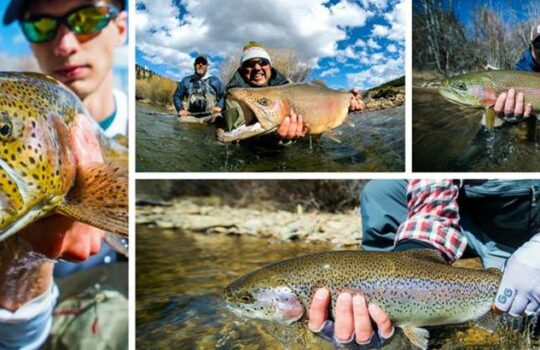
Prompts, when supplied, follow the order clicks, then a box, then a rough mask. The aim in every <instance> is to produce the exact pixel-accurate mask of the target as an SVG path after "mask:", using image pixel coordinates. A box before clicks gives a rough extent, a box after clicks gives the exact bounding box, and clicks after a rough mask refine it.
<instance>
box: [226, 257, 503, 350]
mask: <svg viewBox="0 0 540 350" xmlns="http://www.w3.org/2000/svg"><path fill="white" fill-rule="evenodd" d="M500 278H501V274H500V273H498V270H496V271H491V270H489V271H481V270H471V269H463V268H457V267H452V266H450V265H448V264H447V263H446V262H445V261H444V259H443V258H442V257H441V256H440V255H439V253H437V252H435V251H432V250H413V251H408V252H399V253H398V252H395V253H394V252H382V253H381V252H361V251H335V252H326V253H318V254H311V255H305V256H301V257H297V258H292V259H288V260H283V261H280V262H277V263H274V264H271V265H268V266H265V267H263V268H261V269H259V270H256V271H254V272H252V273H249V274H247V275H245V276H243V277H241V278H240V279H238V280H237V281H235V282H233V283H232V284H230V285H229V286H228V287H227V288H226V289H225V301H226V302H227V305H228V307H229V308H230V309H231V310H232V311H234V312H235V313H236V314H238V315H240V316H245V317H249V318H257V319H264V320H270V321H276V322H279V323H283V324H291V323H293V322H295V321H300V320H305V319H306V317H307V316H308V315H307V312H306V310H308V309H309V304H310V302H311V299H312V297H313V295H314V293H315V290H316V289H317V288H321V287H325V288H327V289H328V290H330V292H331V295H332V315H333V313H334V310H335V302H336V298H337V295H338V294H339V293H340V292H343V291H349V292H351V293H354V292H355V291H356V292H359V293H362V294H364V295H365V297H366V300H368V301H369V302H370V303H375V304H377V305H379V306H380V307H381V308H382V309H383V310H384V311H385V312H386V313H387V314H388V316H389V317H390V318H391V320H392V321H393V322H394V324H395V325H396V326H397V327H400V328H402V330H403V332H404V334H405V335H406V336H407V337H408V338H409V339H410V340H411V341H412V342H413V343H414V344H415V345H417V346H419V347H421V348H426V347H427V343H428V336H429V334H428V332H427V331H426V330H425V329H423V328H421V327H424V326H437V325H446V324H457V323H463V322H466V321H469V320H478V319H480V318H482V317H484V318H486V319H489V317H488V316H485V315H487V314H488V313H489V311H490V309H491V305H492V304H493V300H494V299H495V295H496V293H497V288H498V285H499V283H500Z"/></svg>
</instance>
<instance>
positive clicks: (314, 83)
mask: <svg viewBox="0 0 540 350" xmlns="http://www.w3.org/2000/svg"><path fill="white" fill-rule="evenodd" d="M310 84H312V85H316V86H322V87H328V85H326V82H325V81H324V80H313V81H310Z"/></svg>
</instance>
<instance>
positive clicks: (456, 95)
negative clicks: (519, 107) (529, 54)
mask: <svg viewBox="0 0 540 350" xmlns="http://www.w3.org/2000/svg"><path fill="white" fill-rule="evenodd" d="M510 88H515V89H516V96H517V94H518V93H520V92H521V93H523V96H524V101H525V104H527V103H531V104H532V106H533V111H535V112H537V113H538V112H539V111H540V74H538V73H530V72H520V71H485V72H473V73H467V74H463V75H459V76H456V77H452V78H449V79H448V80H446V81H444V82H443V83H442V85H441V88H440V89H439V92H440V94H441V95H442V96H443V97H444V98H446V99H447V100H448V101H450V102H453V103H456V104H459V105H464V106H469V107H476V108H483V109H484V110H485V120H484V123H485V125H486V127H487V128H488V129H491V128H493V127H494V126H498V125H500V124H502V120H501V119H500V118H499V117H497V115H496V113H495V111H494V110H493V106H494V105H495V101H496V100H497V97H498V96H499V95H500V94H501V93H502V92H504V91H508V90H509V89H510Z"/></svg>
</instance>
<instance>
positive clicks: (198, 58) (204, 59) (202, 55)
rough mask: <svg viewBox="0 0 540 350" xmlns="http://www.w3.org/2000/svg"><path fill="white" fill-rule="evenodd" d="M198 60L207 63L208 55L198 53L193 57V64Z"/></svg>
mask: <svg viewBox="0 0 540 350" xmlns="http://www.w3.org/2000/svg"><path fill="white" fill-rule="evenodd" d="M200 61H204V62H206V63H208V55H207V54H204V53H201V54H199V55H198V56H197V57H195V61H194V62H193V64H197V62H200Z"/></svg>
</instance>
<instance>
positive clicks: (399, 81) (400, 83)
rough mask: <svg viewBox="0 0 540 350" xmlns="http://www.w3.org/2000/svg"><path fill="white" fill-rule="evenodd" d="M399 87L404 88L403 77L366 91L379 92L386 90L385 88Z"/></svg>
mask: <svg viewBox="0 0 540 350" xmlns="http://www.w3.org/2000/svg"><path fill="white" fill-rule="evenodd" d="M399 86H405V76H402V77H400V78H396V79H394V80H390V81H387V82H386V83H384V84H381V85H379V86H377V87H374V88H371V89H369V90H368V91H374V90H379V89H382V88H387V87H399Z"/></svg>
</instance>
